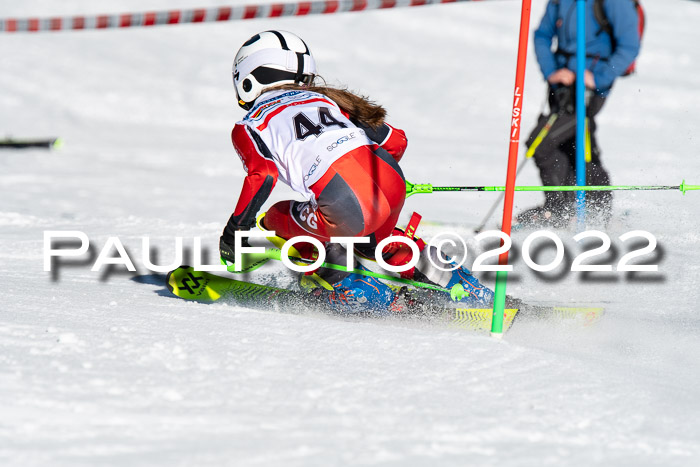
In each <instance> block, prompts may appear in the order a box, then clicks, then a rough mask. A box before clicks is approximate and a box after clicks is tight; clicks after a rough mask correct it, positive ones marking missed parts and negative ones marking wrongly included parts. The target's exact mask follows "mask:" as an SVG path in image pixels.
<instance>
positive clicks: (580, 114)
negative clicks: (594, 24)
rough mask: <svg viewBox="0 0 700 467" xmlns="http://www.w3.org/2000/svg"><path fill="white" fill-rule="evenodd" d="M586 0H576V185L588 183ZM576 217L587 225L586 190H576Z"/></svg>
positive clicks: (579, 224) (580, 224)
mask: <svg viewBox="0 0 700 467" xmlns="http://www.w3.org/2000/svg"><path fill="white" fill-rule="evenodd" d="M585 72H586V0H576V185H578V186H585V185H586V135H585V127H586V100H585V94H586V85H585V84H584V80H583V77H584V74H585ZM576 218H577V219H578V226H579V229H580V230H584V228H585V225H586V192H585V191H577V192H576Z"/></svg>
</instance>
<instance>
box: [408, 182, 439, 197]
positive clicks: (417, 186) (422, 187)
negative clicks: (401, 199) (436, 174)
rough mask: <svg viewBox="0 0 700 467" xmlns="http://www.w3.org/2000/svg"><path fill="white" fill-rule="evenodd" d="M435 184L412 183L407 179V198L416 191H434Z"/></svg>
mask: <svg viewBox="0 0 700 467" xmlns="http://www.w3.org/2000/svg"><path fill="white" fill-rule="evenodd" d="M432 192H433V185H431V184H430V183H411V182H409V181H408V180H406V198H408V197H409V196H411V195H415V194H416V193H432Z"/></svg>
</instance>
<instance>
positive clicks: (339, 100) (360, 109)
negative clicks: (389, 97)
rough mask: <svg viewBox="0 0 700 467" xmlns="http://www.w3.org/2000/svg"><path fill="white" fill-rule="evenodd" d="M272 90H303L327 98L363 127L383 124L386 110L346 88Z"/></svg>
mask: <svg viewBox="0 0 700 467" xmlns="http://www.w3.org/2000/svg"><path fill="white" fill-rule="evenodd" d="M274 89H303V90H305V91H311V92H317V93H319V94H323V95H324V96H328V97H329V98H330V99H331V100H332V101H333V102H335V103H336V104H338V107H340V109H341V110H342V111H344V112H345V113H347V114H348V115H349V116H350V118H352V119H354V120H358V121H359V122H361V123H364V124H365V125H368V126H371V127H373V128H377V127H379V126H381V125H382V124H383V123H384V119H385V118H386V109H384V107H382V106H381V105H379V104H377V103H375V102H372V101H371V100H369V98H367V97H366V96H361V95H358V94H355V93H353V92H351V91H348V89H347V88H334V87H331V86H327V85H326V86H316V85H311V86H300V85H297V84H283V85H281V86H276V87H275V88H274Z"/></svg>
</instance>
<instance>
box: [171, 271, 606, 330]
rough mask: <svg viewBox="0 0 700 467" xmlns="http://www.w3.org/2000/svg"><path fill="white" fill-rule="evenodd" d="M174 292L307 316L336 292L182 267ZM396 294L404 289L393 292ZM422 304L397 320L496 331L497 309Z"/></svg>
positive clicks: (575, 313)
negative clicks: (493, 325) (286, 286)
mask: <svg viewBox="0 0 700 467" xmlns="http://www.w3.org/2000/svg"><path fill="white" fill-rule="evenodd" d="M166 286H167V288H168V290H169V291H170V292H171V293H172V294H173V295H174V296H176V297H179V298H182V299H185V300H190V301H196V302H202V303H214V302H219V303H220V302H224V303H232V304H236V305H239V306H243V307H247V308H252V309H256V310H268V311H280V312H285V313H304V312H308V311H309V310H313V311H317V312H321V313H329V314H330V313H332V311H330V307H329V306H328V297H329V294H330V292H329V291H326V290H325V289H322V288H316V289H313V290H311V291H308V292H306V291H296V290H289V289H283V288H279V287H273V286H270V285H264V284H255V283H252V282H247V281H240V280H237V279H234V278H232V277H224V276H218V275H214V274H210V273H208V272H204V271H197V270H195V269H194V268H192V267H190V266H180V267H179V268H177V269H175V270H173V271H171V272H170V273H168V275H167V278H166ZM392 287H394V288H395V290H397V289H398V286H392ZM414 292H417V294H416V298H417V300H416V301H415V302H414V303H407V304H406V305H405V306H404V307H403V308H401V309H397V310H394V311H392V313H391V314H392V315H393V316H396V317H400V318H402V317H406V318H411V317H413V318H415V317H418V318H424V319H427V320H436V321H439V322H441V323H444V324H447V325H448V326H450V327H457V328H461V329H467V330H472V331H482V332H488V331H489V330H490V329H491V315H492V309H491V308H470V307H467V306H464V304H461V303H459V302H454V301H452V300H451V299H450V298H449V295H447V294H446V293H443V292H439V291H435V290H420V291H419V290H415V291H414ZM512 305H513V306H511V307H509V308H507V309H506V310H505V311H504V315H503V321H504V324H503V329H504V331H507V330H508V329H509V328H510V327H511V325H512V324H513V322H514V320H515V319H516V317H517V318H518V319H519V320H520V319H554V320H557V321H561V320H567V321H575V322H577V323H581V324H583V325H585V326H588V325H591V324H593V323H595V322H596V321H597V320H598V319H600V317H601V316H602V315H603V312H604V310H603V308H600V307H571V306H567V307H562V306H551V305H544V306H533V305H526V304H523V303H521V302H519V301H514V302H513V303H512Z"/></svg>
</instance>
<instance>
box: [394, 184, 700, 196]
mask: <svg viewBox="0 0 700 467" xmlns="http://www.w3.org/2000/svg"><path fill="white" fill-rule="evenodd" d="M513 190H514V191H577V192H578V191H635V190H637V191H663V190H666V191H675V190H678V191H680V192H681V193H683V194H685V193H686V192H687V191H696V190H700V185H688V184H686V183H685V180H683V181H682V182H681V184H680V185H592V186H568V185H566V186H557V185H555V186H515V187H513ZM439 191H501V192H504V191H506V187H505V186H433V185H431V184H430V183H410V182H406V197H407V198H408V197H409V196H411V195H415V194H419V193H426V194H427V193H435V192H439Z"/></svg>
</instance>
